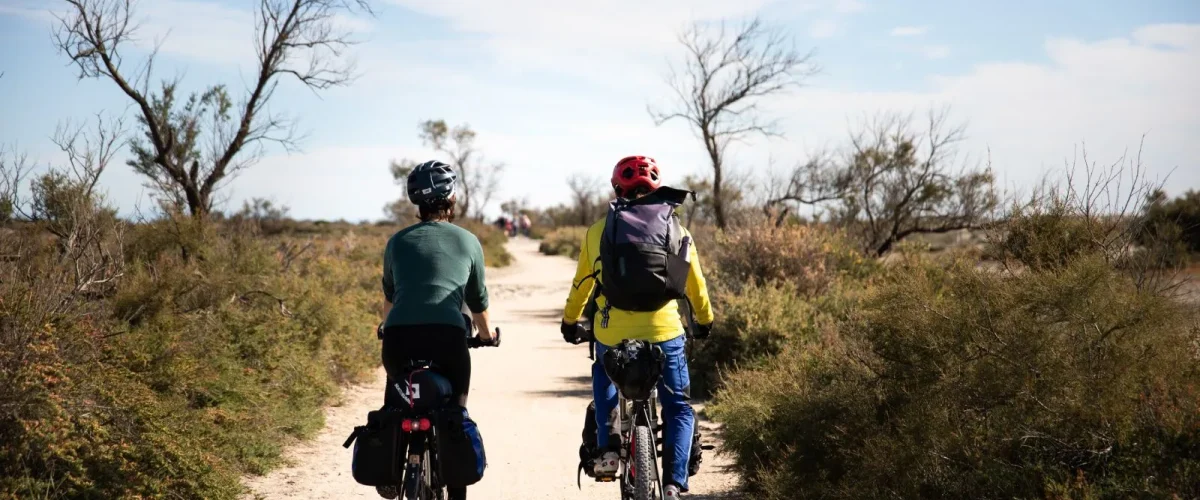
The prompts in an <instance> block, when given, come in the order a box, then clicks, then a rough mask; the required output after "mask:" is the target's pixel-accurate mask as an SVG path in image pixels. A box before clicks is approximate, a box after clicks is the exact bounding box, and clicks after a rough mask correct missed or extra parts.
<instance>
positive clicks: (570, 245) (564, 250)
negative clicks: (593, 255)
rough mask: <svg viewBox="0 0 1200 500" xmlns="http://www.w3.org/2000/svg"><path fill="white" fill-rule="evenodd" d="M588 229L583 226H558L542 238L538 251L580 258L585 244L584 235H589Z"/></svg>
mask: <svg viewBox="0 0 1200 500" xmlns="http://www.w3.org/2000/svg"><path fill="white" fill-rule="evenodd" d="M587 229H588V228H586V227H583V226H563V227H559V228H556V229H554V230H553V231H550V233H549V234H547V235H546V236H545V237H544V238H542V243H541V244H540V245H538V251H540V252H542V253H543V254H546V255H563V256H566V257H570V258H572V259H576V258H579V251H580V248H581V246H582V245H583V239H584V237H586V236H587Z"/></svg>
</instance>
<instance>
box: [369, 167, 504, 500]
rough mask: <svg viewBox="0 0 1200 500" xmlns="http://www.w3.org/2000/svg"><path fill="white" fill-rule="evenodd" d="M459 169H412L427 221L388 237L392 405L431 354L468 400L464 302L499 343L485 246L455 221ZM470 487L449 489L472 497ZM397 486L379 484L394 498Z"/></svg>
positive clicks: (386, 329) (461, 400) (485, 334)
mask: <svg viewBox="0 0 1200 500" xmlns="http://www.w3.org/2000/svg"><path fill="white" fill-rule="evenodd" d="M457 178H458V177H457V175H455V173H454V171H453V170H452V169H451V168H450V165H447V164H445V163H442V162H439V161H436V160H431V161H427V162H425V163H422V164H420V165H417V167H416V168H414V169H413V171H412V172H411V173H410V174H408V186H407V187H408V198H409V200H410V201H412V202H413V204H415V205H417V209H418V213H419V218H420V219H421V221H420V222H418V223H417V224H413V225H411V226H409V227H406V228H404V229H402V230H400V231H399V232H397V233H396V234H395V235H393V236H392V237H391V239H390V240H388V243H387V250H385V252H384V256H383V296H384V300H385V303H384V309H383V315H384V318H385V319H384V322H383V324H381V325H380V336H381V337H382V339H383V366H384V368H385V369H386V370H387V372H388V378H389V383H388V390H387V395H386V396H385V398H384V404H385V406H390V407H399V406H400V403H399V402H400V398H399V394H398V393H397V391H396V390H393V389H392V388H391V386H392V384H391V382H390V380H391V379H392V377H400V376H401V375H402V374H403V373H404V369H405V367H406V366H407V365H408V361H410V360H425V361H431V362H433V363H434V364H436V365H437V366H438V373H440V374H442V375H443V376H445V377H446V379H448V380H449V381H450V385H451V387H452V389H453V391H454V396H455V397H456V398H457V402H458V404H459V405H461V406H464V407H465V406H466V404H467V392H468V390H469V389H470V385H471V356H470V354H469V351H468V346H467V339H468V337H470V336H471V334H472V333H473V332H469V331H468V324H467V321H466V315H465V314H464V313H463V310H464V306H465V307H466V309H468V310H470V312H471V317H472V321H473V323H474V325H473V326H474V327H475V329H476V330H477V331H478V332H479V333H478V335H479V340H480V341H482V342H483V343H485V344H486V343H489V342H492V341H493V340H492V334H491V332H492V329H491V325H489V324H488V314H487V308H488V293H487V285H486V284H485V283H484V263H483V247H482V246H480V244H479V239H478V238H476V237H475V235H474V234H471V232H470V231H467V230H466V229H463V228H461V227H458V226H456V225H454V224H451V221H452V220H454V202H455V184H456V181H457ZM465 490H466V489H465V488H462V490H461V491H454V489H451V491H449V493H450V498H452V499H454V498H465V496H466V491H465ZM395 494H396V493H395V491H394V489H391V488H388V491H383V490H382V489H381V490H380V495H382V496H384V497H385V498H395Z"/></svg>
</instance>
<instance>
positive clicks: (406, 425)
mask: <svg viewBox="0 0 1200 500" xmlns="http://www.w3.org/2000/svg"><path fill="white" fill-rule="evenodd" d="M400 430H402V431H404V432H412V430H413V421H412V420H409V419H404V420H401V421H400Z"/></svg>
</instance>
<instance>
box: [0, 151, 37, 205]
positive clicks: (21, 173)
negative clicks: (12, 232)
mask: <svg viewBox="0 0 1200 500" xmlns="http://www.w3.org/2000/svg"><path fill="white" fill-rule="evenodd" d="M32 169H33V164H32V163H31V162H30V161H29V154H28V153H26V152H24V151H19V150H18V149H17V148H16V147H15V146H13V147H11V148H9V147H6V146H0V223H5V222H8V221H9V220H11V219H12V217H13V216H14V215H22V216H26V218H28V216H27V214H25V213H23V211H22V206H23V205H22V203H21V198H20V196H21V183H22V182H24V180H25V176H26V175H29V171H30V170H32Z"/></svg>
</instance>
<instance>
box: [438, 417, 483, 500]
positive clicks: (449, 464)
mask: <svg viewBox="0 0 1200 500" xmlns="http://www.w3.org/2000/svg"><path fill="white" fill-rule="evenodd" d="M433 431H434V434H436V435H437V451H438V464H439V465H440V466H441V470H440V471H438V472H439V473H440V477H441V478H442V482H444V483H446V486H449V487H451V488H457V487H463V486H470V485H472V484H475V483H478V482H479V480H480V479H483V471H484V469H486V468H487V455H486V453H484V450H483V436H482V435H481V434H480V433H479V426H478V425H476V424H475V421H474V420H471V417H470V416H469V415H467V409H466V408H463V407H461V406H457V405H450V406H447V407H445V408H442V409H440V410H438V411H437V414H436V418H435V420H434V427H433Z"/></svg>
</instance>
